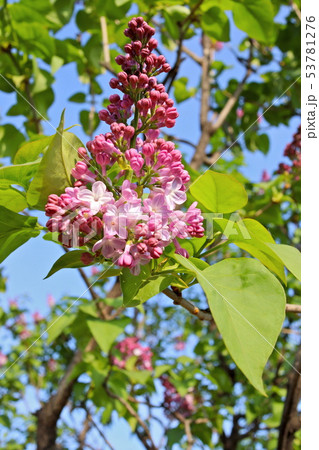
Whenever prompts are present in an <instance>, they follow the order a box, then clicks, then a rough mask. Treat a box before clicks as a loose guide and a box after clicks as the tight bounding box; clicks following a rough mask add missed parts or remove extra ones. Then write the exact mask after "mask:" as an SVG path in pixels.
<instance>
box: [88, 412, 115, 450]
mask: <svg viewBox="0 0 319 450" xmlns="http://www.w3.org/2000/svg"><path fill="white" fill-rule="evenodd" d="M83 408H84V410H85V411H86V414H87V419H88V420H89V422H90V423H91V424H92V425H93V426H94V428H95V429H96V430H97V432H98V433H99V435H100V436H101V438H102V439H103V441H104V442H105V444H106V445H107V446H108V447H109V448H110V449H111V450H114V447H113V446H112V445H111V444H110V442H109V441H108V440H107V439H106V437H105V436H104V433H103V432H102V430H101V429H100V427H99V426H98V424H97V423H96V422H95V420H94V419H93V417H92V415H91V413H90V411H89V410H88V409H87V407H86V405H83Z"/></svg>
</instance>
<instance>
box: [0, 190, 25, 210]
mask: <svg viewBox="0 0 319 450" xmlns="http://www.w3.org/2000/svg"><path fill="white" fill-rule="evenodd" d="M0 205H1V206H4V207H6V208H8V209H10V211H14V212H20V211H23V210H24V209H25V208H27V207H28V204H27V201H26V199H25V195H24V194H23V193H22V192H20V191H18V190H17V189H15V188H13V187H11V186H10V187H8V188H4V189H2V188H1V189H0Z"/></svg>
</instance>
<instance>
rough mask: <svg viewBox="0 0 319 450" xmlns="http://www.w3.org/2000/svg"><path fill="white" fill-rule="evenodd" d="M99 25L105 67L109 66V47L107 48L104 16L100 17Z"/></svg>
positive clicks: (107, 40) (107, 39)
mask: <svg viewBox="0 0 319 450" xmlns="http://www.w3.org/2000/svg"><path fill="white" fill-rule="evenodd" d="M100 24H101V32H102V46H103V58H104V63H105V65H107V66H108V65H110V64H111V58H110V46H109V38H108V34H107V23H106V18H105V16H101V17H100Z"/></svg>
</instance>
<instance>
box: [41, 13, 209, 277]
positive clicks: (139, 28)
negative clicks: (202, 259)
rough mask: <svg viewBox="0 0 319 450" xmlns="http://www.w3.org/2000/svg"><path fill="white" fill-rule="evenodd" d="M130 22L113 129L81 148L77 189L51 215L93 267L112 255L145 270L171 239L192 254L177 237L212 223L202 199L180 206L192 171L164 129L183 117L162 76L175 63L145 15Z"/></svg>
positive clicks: (110, 110) (53, 227) (114, 83)
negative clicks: (160, 51)
mask: <svg viewBox="0 0 319 450" xmlns="http://www.w3.org/2000/svg"><path fill="white" fill-rule="evenodd" d="M128 25H129V26H128V28H127V29H126V30H125V35H126V36H128V37H129V38H131V40H132V41H131V43H130V44H127V45H126V46H125V51H126V55H125V56H123V55H119V56H118V57H117V58H116V61H117V63H118V64H119V65H121V67H122V72H120V73H119V74H118V77H117V78H112V79H111V81H110V86H111V88H113V89H118V90H120V91H121V92H122V93H123V96H122V98H121V97H120V95H118V94H113V95H111V96H110V104H109V106H108V107H107V109H104V110H102V111H100V113H99V117H100V119H101V120H102V121H104V122H106V123H107V124H108V125H110V132H108V133H106V134H100V135H98V136H96V137H95V138H94V139H93V140H92V141H89V142H88V143H87V149H85V148H84V147H81V148H79V149H78V156H79V159H80V160H79V161H78V162H77V163H76V166H75V167H74V169H73V170H72V172H71V174H72V176H73V178H74V185H73V187H68V188H66V189H65V192H64V193H63V194H61V195H60V196H58V195H55V194H52V195H50V196H49V198H48V203H47V205H46V208H45V212H46V215H47V216H49V217H50V219H49V220H48V222H47V227H48V229H49V230H50V231H58V233H59V240H60V241H61V242H62V244H63V245H64V246H66V247H82V246H86V248H87V250H88V252H87V253H85V254H84V256H83V262H85V263H86V264H90V263H92V262H94V261H96V262H98V261H102V260H104V259H106V260H110V261H113V263H116V264H117V265H119V266H122V267H129V268H130V270H131V272H132V273H133V274H138V273H139V271H140V266H141V265H144V264H147V263H148V262H149V261H150V260H152V259H157V258H159V257H160V256H161V255H162V253H163V250H164V248H165V247H166V246H168V245H169V244H170V243H174V244H175V247H176V251H177V252H178V253H180V254H182V255H183V256H186V257H187V256H188V254H187V252H186V250H184V249H182V248H181V246H180V245H179V243H178V241H177V238H182V239H185V238H188V237H202V236H203V235H204V228H203V217H202V215H201V211H200V210H199V209H198V208H197V203H193V204H192V205H191V206H190V207H189V208H188V210H187V211H183V210H181V209H180V208H181V206H182V205H183V204H184V203H185V201H186V192H185V190H186V187H185V185H186V183H187V182H189V181H190V176H189V174H188V172H187V170H185V168H184V165H183V164H182V155H181V153H180V151H179V150H177V149H176V148H175V146H174V143H173V142H170V141H166V140H164V139H161V138H159V135H160V128H161V127H168V128H171V127H173V126H174V125H175V121H176V118H177V117H178V113H177V111H176V108H175V107H174V102H173V100H172V99H170V98H169V96H168V94H167V93H166V92H165V87H164V85H163V84H160V83H158V82H157V79H156V76H157V75H158V74H160V73H162V72H168V71H169V70H170V66H169V65H168V64H167V62H166V61H165V58H164V57H163V56H158V55H155V54H154V53H152V51H153V50H154V49H156V47H157V41H156V39H154V38H153V37H152V36H153V35H154V33H155V30H154V29H153V28H151V27H150V26H149V25H148V24H147V23H146V22H145V21H144V20H143V18H141V17H137V18H135V19H132V20H131V21H130V22H129V24H128ZM129 120H130V123H128V121H129Z"/></svg>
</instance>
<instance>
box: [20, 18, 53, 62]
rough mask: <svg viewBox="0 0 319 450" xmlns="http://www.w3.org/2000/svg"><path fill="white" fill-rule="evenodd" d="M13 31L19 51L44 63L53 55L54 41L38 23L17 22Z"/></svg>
mask: <svg viewBox="0 0 319 450" xmlns="http://www.w3.org/2000/svg"><path fill="white" fill-rule="evenodd" d="M15 31H16V33H17V35H18V37H19V43H20V49H21V50H22V51H24V52H26V53H30V54H32V55H34V56H36V57H38V58H43V59H44V60H45V61H48V62H49V61H50V58H51V55H53V54H54V50H55V48H54V39H53V38H52V37H51V36H50V35H49V33H48V31H47V30H46V29H45V28H44V27H42V26H41V25H39V23H27V22H17V23H15Z"/></svg>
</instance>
